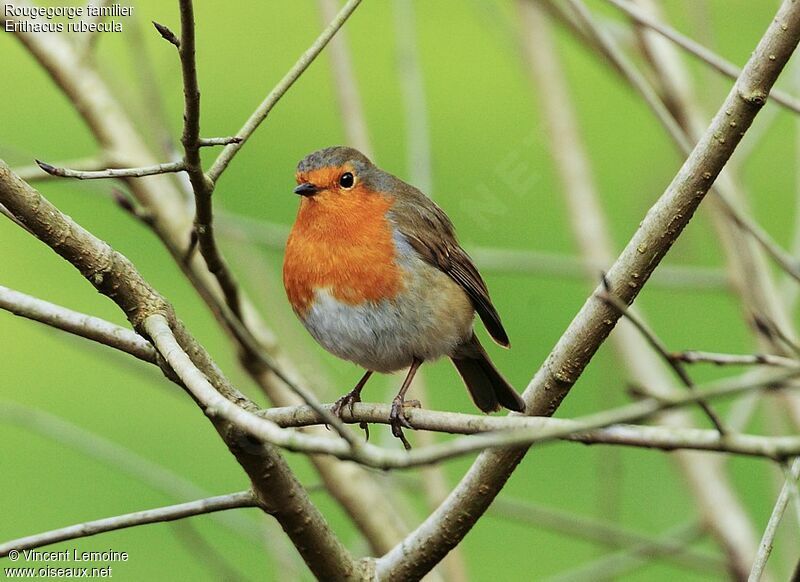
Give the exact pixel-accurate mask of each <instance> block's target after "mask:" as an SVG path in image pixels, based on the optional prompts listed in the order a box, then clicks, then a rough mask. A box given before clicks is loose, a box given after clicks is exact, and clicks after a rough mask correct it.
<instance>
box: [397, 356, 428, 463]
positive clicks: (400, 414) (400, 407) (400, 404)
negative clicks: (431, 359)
mask: <svg viewBox="0 0 800 582" xmlns="http://www.w3.org/2000/svg"><path fill="white" fill-rule="evenodd" d="M421 365H422V360H419V359H417V358H414V360H412V362H411V367H410V368H409V369H408V374H407V375H406V379H405V380H403V385H402V386H401V387H400V392H398V393H397V396H395V397H394V400H392V411H391V413H389V424H390V425H391V426H392V434H393V435H394V436H395V437H397V438H399V439H400V440H401V441H402V442H403V446H404V447H405V448H406V450H409V449H410V448H411V443H409V442H408V441H407V440H406V437H405V435H404V434H403V427H406V428H412V427H411V425H410V424H409V423H408V420H406V413H405V411H404V407H405V402H406V392H408V388H409V387H410V386H411V381H412V380H413V379H414V375H415V374H416V373H417V370H418V369H419V367H420V366H421ZM417 404H419V403H417Z"/></svg>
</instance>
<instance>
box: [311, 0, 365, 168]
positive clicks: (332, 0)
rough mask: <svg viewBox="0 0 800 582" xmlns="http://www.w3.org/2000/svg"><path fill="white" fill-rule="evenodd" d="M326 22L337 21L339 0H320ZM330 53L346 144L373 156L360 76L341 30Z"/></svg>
mask: <svg viewBox="0 0 800 582" xmlns="http://www.w3.org/2000/svg"><path fill="white" fill-rule="evenodd" d="M319 7H320V13H321V15H322V21H323V24H327V23H328V22H332V21H334V19H335V18H336V12H337V11H338V10H339V2H338V0H319ZM328 55H329V57H330V61H331V73H332V78H333V87H334V89H335V90H336V98H337V101H338V102H339V111H340V112H341V121H342V124H343V125H344V134H345V137H346V139H347V144H348V145H350V146H352V147H354V148H356V149H357V150H360V151H361V152H363V153H364V155H366V156H367V157H369V158H371V157H372V153H373V152H372V146H371V144H370V139H369V132H368V131H367V123H366V118H365V115H364V106H363V105H362V103H361V94H360V93H359V91H358V78H357V76H356V74H355V71H354V70H353V59H352V58H351V56H350V50H349V48H348V46H347V36H346V34H345V31H344V30H340V31H339V32H338V34H336V36H334V37H333V38H332V39H331V41H330V46H329V47H328Z"/></svg>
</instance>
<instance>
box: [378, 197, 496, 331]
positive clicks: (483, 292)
mask: <svg viewBox="0 0 800 582" xmlns="http://www.w3.org/2000/svg"><path fill="white" fill-rule="evenodd" d="M402 184H403V186H404V188H403V189H402V190H403V194H402V196H398V197H397V200H396V202H395V204H394V207H393V208H392V218H393V219H394V221H395V223H396V224H397V227H398V228H399V229H400V232H401V233H402V234H403V236H405V238H406V239H407V240H408V242H409V244H411V246H412V247H413V248H414V250H415V251H417V253H419V255H420V257H422V258H423V259H424V260H425V261H426V262H428V263H430V264H431V265H433V266H434V267H437V268H438V269H440V270H441V271H443V272H444V273H446V274H447V275H448V276H449V277H450V278H451V279H453V281H455V282H456V283H458V284H459V285H460V286H461V288H462V289H464V291H466V293H467V295H469V298H470V299H471V300H472V304H473V305H474V306H475V311H477V312H478V315H479V316H480V318H481V321H483V324H484V325H485V326H486V330H487V331H488V332H489V335H491V336H492V338H493V339H494V340H495V341H496V342H497V343H498V344H500V345H502V346H506V347H508V346H509V341H508V335H507V334H506V330H505V329H503V324H502V322H501V321H500V315H498V313H497V310H496V309H495V308H494V305H492V300H491V298H490V297H489V290H488V289H487V288H486V283H484V281H483V278H482V277H481V276H480V273H478V269H476V268H475V265H474V264H473V263H472V259H471V258H470V257H469V255H468V254H467V253H466V251H464V249H462V248H461V247H460V246H459V244H458V241H457V240H456V236H455V232H454V230H453V223H452V222H450V219H449V218H448V217H447V215H446V214H445V213H444V211H443V210H442V209H441V208H439V207H438V206H436V204H434V203H433V201H431V199H430V198H428V197H427V196H425V195H424V194H423V193H422V192H420V191H419V190H417V189H416V188H412V187H411V186H408V185H407V184H405V183H402Z"/></svg>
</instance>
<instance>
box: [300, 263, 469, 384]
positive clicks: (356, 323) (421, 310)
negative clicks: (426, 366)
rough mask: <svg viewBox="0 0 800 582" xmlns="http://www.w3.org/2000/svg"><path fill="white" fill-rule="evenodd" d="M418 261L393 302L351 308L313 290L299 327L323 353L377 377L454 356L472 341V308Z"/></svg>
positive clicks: (454, 287) (441, 275) (441, 277)
mask: <svg viewBox="0 0 800 582" xmlns="http://www.w3.org/2000/svg"><path fill="white" fill-rule="evenodd" d="M417 260H418V261H419V263H418V264H417V265H415V269H414V270H413V272H415V273H417V275H415V276H410V277H407V278H406V288H405V289H404V290H403V291H402V292H401V293H400V294H399V295H398V296H397V297H396V298H394V299H392V300H382V301H379V302H369V303H364V304H362V305H357V306H353V305H348V304H347V303H343V302H341V301H339V300H337V299H336V298H335V297H334V296H333V295H332V294H331V292H330V290H328V289H318V290H317V291H316V293H315V297H314V301H313V303H312V306H311V308H310V309H309V311H308V312H307V314H306V315H305V318H304V319H303V323H304V324H305V326H306V328H307V329H308V331H309V332H310V333H311V335H313V336H314V338H315V339H316V340H317V341H318V342H319V343H320V344H321V345H322V346H323V347H324V348H325V349H326V350H328V351H329V352H331V353H332V354H334V355H336V356H338V357H340V358H343V359H345V360H350V361H351V362H355V363H357V364H358V365H360V366H362V367H364V368H366V369H368V370H374V371H376V372H394V371H396V370H399V369H402V368H405V367H408V366H410V365H411V362H412V360H413V359H414V358H418V359H420V360H435V359H437V358H440V357H442V356H449V355H451V354H453V352H454V351H455V349H456V347H457V346H458V345H459V344H461V343H463V342H465V341H467V340H468V339H469V338H470V337H471V336H472V320H473V316H474V310H473V308H472V304H471V302H470V300H469V298H468V297H467V295H466V293H464V291H463V290H462V289H461V288H460V287H459V286H458V285H457V284H456V283H455V282H454V281H453V280H452V279H450V277H448V276H447V275H445V274H444V273H442V272H441V271H439V270H438V269H435V268H434V267H432V266H430V265H428V264H427V263H423V261H422V260H421V259H417ZM409 272H411V271H409Z"/></svg>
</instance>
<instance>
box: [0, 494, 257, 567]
mask: <svg viewBox="0 0 800 582" xmlns="http://www.w3.org/2000/svg"><path fill="white" fill-rule="evenodd" d="M257 506H258V502H257V501H256V498H255V496H254V495H253V493H252V492H251V491H241V492H239V493H229V494H228V495H218V496H216V497H209V498H206V499H199V500H197V501H190V502H188V503H180V504H178V505H168V506H166V507H159V508H157V509H147V510H145V511H137V512H135V513H126V514H124V515H117V516H114V517H107V518H105V519H98V520H95V521H87V522H86V523H79V524H77V525H71V526H68V527H62V528H59V529H54V530H52V531H47V532H43V533H40V534H36V535H32V536H27V537H24V538H19V539H16V540H11V541H9V542H6V543H4V544H0V558H2V557H5V556H8V554H9V552H11V551H12V550H17V551H22V550H29V549H32V548H40V547H42V546H47V545H50V544H55V543H58V542H63V541H66V540H74V539H78V538H86V537H89V536H93V535H97V534H100V533H105V532H108V531H115V530H118V529H125V528H127V527H136V526H139V525H146V524H149V523H160V522H164V521H175V520H177V519H184V518H187V517H192V516H195V515H204V514H206V513H214V512H217V511H226V510H228V509H237V508H240V507H257Z"/></svg>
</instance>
